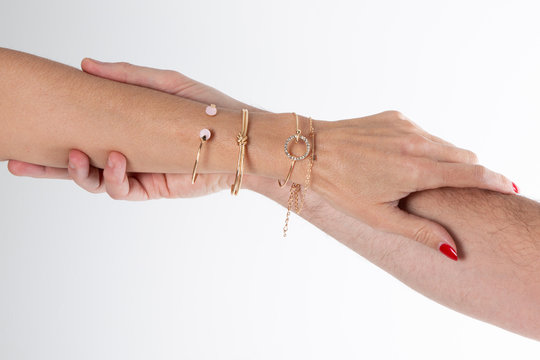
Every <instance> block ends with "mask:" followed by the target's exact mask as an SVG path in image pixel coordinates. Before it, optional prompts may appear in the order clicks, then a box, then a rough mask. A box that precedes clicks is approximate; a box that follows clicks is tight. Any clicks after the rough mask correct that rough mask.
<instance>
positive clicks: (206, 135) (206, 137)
mask: <svg viewBox="0 0 540 360" xmlns="http://www.w3.org/2000/svg"><path fill="white" fill-rule="evenodd" d="M211 136H212V133H211V132H210V130H208V129H202V130H201V132H200V133H199V137H200V138H201V139H202V140H203V141H207V140H209V139H210V137H211Z"/></svg>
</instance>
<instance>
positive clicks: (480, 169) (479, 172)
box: [474, 165, 488, 182]
mask: <svg viewBox="0 0 540 360" xmlns="http://www.w3.org/2000/svg"><path fill="white" fill-rule="evenodd" d="M487 175H488V171H487V169H486V168H485V167H484V166H482V165H474V178H475V179H476V180H477V181H479V182H484V181H486V179H487Z"/></svg>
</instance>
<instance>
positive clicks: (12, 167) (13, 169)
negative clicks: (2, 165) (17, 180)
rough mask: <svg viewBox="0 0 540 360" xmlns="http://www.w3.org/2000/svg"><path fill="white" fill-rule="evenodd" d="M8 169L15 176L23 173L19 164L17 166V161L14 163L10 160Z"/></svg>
mask: <svg viewBox="0 0 540 360" xmlns="http://www.w3.org/2000/svg"><path fill="white" fill-rule="evenodd" d="M8 171H9V172H10V173H11V175H15V176H21V175H22V174H21V171H20V168H19V166H17V165H16V164H15V163H12V162H11V161H10V162H8Z"/></svg>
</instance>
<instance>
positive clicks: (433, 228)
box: [379, 206, 458, 261]
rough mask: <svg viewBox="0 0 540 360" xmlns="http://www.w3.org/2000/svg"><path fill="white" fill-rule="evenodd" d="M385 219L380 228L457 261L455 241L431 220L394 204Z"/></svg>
mask: <svg viewBox="0 0 540 360" xmlns="http://www.w3.org/2000/svg"><path fill="white" fill-rule="evenodd" d="M388 211H389V213H388V214H385V221H382V222H381V226H380V227H379V228H380V229H381V230H383V231H386V232H391V233H394V234H397V235H402V236H405V237H407V238H409V239H412V240H415V241H417V242H419V243H421V244H424V245H426V246H428V247H430V248H432V249H435V250H437V251H439V252H440V253H442V254H444V255H445V256H446V257H448V258H450V259H452V260H454V261H457V260H458V255H457V251H456V243H455V242H454V239H452V236H451V235H450V234H449V233H448V231H446V229H445V228H444V227H443V226H441V225H440V224H437V223H436V222H433V221H431V220H428V219H425V218H422V217H419V216H416V215H413V214H410V213H408V212H406V211H403V210H401V209H400V208H398V207H396V206H391V207H390V208H389V210H388Z"/></svg>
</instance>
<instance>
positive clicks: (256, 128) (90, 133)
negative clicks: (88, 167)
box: [0, 48, 289, 175]
mask: <svg viewBox="0 0 540 360" xmlns="http://www.w3.org/2000/svg"><path fill="white" fill-rule="evenodd" d="M0 65H1V66H0V109H1V111H0V126H1V129H2V131H0V160H2V159H3V160H7V159H16V160H21V161H27V162H31V163H35V164H42V165H50V166H57V167H63V168H66V167H67V160H68V156H67V154H68V151H69V150H70V149H73V148H78V149H81V150H83V151H84V152H85V153H87V154H88V155H89V156H90V159H91V161H92V164H93V165H96V166H98V167H100V168H104V167H105V165H106V158H107V154H108V152H109V151H110V150H113V149H114V150H118V151H121V152H122V153H124V154H126V155H129V163H128V170H130V171H146V172H151V171H156V172H170V173H191V170H192V167H193V155H194V153H195V151H196V149H197V146H198V145H199V142H200V141H199V132H200V130H201V129H204V128H208V129H210V130H211V131H212V135H213V136H212V138H211V139H210V140H209V141H208V142H207V144H206V145H205V149H204V151H205V156H204V157H202V158H201V162H200V164H199V172H201V173H204V172H208V171H212V172H232V171H234V169H235V168H236V156H237V145H236V143H235V142H234V139H235V138H236V135H237V133H238V130H239V129H240V125H241V110H240V109H234V110H230V109H220V111H219V113H218V114H217V115H216V116H214V117H210V116H207V115H206V114H205V108H206V104H202V103H199V102H196V101H193V100H189V99H185V98H181V97H178V96H173V95H170V94H166V93H164V92H159V91H155V90H152V89H148V88H144V87H140V86H134V85H130V84H124V83H120V82H114V81H109V80H105V79H102V78H99V77H96V76H91V75H89V74H86V73H84V72H82V71H80V70H77V69H75V68H72V67H69V66H66V65H63V64H60V63H57V62H53V61H49V60H47V59H43V58H40V57H37V56H33V55H30V54H26V53H22V52H18V51H13V50H9V49H2V48H0ZM285 117H286V116H285V115H283V114H267V113H263V112H258V113H256V112H253V113H251V114H250V118H251V119H252V121H251V124H250V148H251V152H250V161H249V162H247V163H246V173H258V172H260V173H261V174H263V173H265V172H267V171H271V169H272V168H276V167H277V168H279V167H280V165H281V168H282V169H283V171H285V169H286V168H287V162H286V161H283V159H282V158H281V157H277V156H276V157H275V158H272V157H270V158H268V157H266V156H265V155H266V154H271V153H272V151H274V152H275V149H276V148H277V147H278V145H277V144H278V143H281V141H282V140H281V139H282V137H283V136H285V133H286V132H285V131H284V134H283V135H281V134H280V132H279V131H276V130H275V129H274V128H275V124H276V123H278V124H279V123H280V121H285V119H284V118H285ZM287 120H289V118H288V117H287ZM287 123H289V122H288V121H287ZM231 140H232V141H231ZM267 175H270V174H267Z"/></svg>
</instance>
